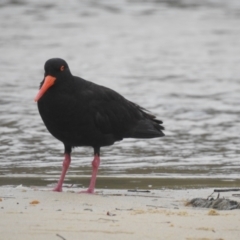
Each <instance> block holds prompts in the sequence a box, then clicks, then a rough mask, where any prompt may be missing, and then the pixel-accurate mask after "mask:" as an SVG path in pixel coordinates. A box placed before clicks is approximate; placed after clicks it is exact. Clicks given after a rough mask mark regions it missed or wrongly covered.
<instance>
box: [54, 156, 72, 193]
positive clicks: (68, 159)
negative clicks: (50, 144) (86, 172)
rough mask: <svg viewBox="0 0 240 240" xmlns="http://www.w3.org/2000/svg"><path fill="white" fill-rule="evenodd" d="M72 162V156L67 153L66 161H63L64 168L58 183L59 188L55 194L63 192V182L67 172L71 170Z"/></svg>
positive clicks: (56, 188) (55, 189)
mask: <svg viewBox="0 0 240 240" xmlns="http://www.w3.org/2000/svg"><path fill="white" fill-rule="evenodd" d="M70 162H71V156H70V154H68V153H65V159H64V160H63V166H62V174H61V176H60V179H59V181H58V184H57V186H56V187H55V188H54V189H53V191H55V192H62V185H63V181H64V178H65V175H66V172H67V170H68V168H69V165H70Z"/></svg>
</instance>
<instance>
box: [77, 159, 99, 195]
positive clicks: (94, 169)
mask: <svg viewBox="0 0 240 240" xmlns="http://www.w3.org/2000/svg"><path fill="white" fill-rule="evenodd" d="M99 165H100V157H99V155H98V154H96V155H95V156H94V159H93V161H92V177H91V181H90V185H89V187H88V189H87V190H85V191H81V192H80V193H94V188H95V184H96V178H97V172H98V167H99Z"/></svg>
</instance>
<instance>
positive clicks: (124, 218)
mask: <svg viewBox="0 0 240 240" xmlns="http://www.w3.org/2000/svg"><path fill="white" fill-rule="evenodd" d="M79 190H80V189H71V188H65V189H64V192H62V193H56V192H52V191H50V189H46V188H39V187H31V188H25V187H22V186H19V187H16V188H12V187H1V188H0V211H1V218H0V226H1V239H9V240H10V239H14V240H16V239H24V240H28V239H31V240H32V239H56V240H57V239H59V240H61V239H66V240H70V239H96V238H97V239H115V240H116V239H174V240H175V239H186V240H190V239H191V240H213V239H214V240H216V239H222V240H223V239H224V240H230V239H234V240H236V239H238V238H239V235H240V228H239V223H240V211H239V210H232V211H216V210H212V209H195V208H192V207H190V206H185V204H186V202H187V201H188V200H190V199H192V198H195V197H202V198H206V197H207V196H209V195H210V194H211V193H212V192H213V189H185V190H170V189H166V190H151V191H150V192H128V191H127V190H98V191H97V194H95V195H88V194H77V193H76V192H78V191H79ZM215 197H216V196H215ZM221 197H225V198H231V199H233V200H236V201H239V198H236V197H235V198H234V197H233V196H232V193H230V192H229V193H228V192H227V193H222V194H221Z"/></svg>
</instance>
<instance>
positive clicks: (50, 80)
mask: <svg viewBox="0 0 240 240" xmlns="http://www.w3.org/2000/svg"><path fill="white" fill-rule="evenodd" d="M55 80H56V78H55V77H52V76H46V77H45V79H44V83H43V85H42V87H41V89H40V90H39V92H38V94H37V96H36V97H35V98H34V101H35V102H37V101H38V100H39V99H40V98H41V97H42V96H43V94H44V93H45V92H46V91H47V90H48V89H49V88H50V87H51V86H52V85H53V84H54V82H55Z"/></svg>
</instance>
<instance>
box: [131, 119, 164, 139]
mask: <svg viewBox="0 0 240 240" xmlns="http://www.w3.org/2000/svg"><path fill="white" fill-rule="evenodd" d="M160 124H162V121H160V120H157V119H142V120H140V121H139V122H138V124H137V125H136V127H135V128H133V130H132V131H131V133H130V134H129V137H130V138H157V137H163V136H165V135H164V133H163V132H162V130H164V127H163V126H162V125H160Z"/></svg>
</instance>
